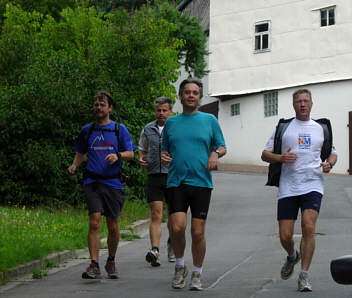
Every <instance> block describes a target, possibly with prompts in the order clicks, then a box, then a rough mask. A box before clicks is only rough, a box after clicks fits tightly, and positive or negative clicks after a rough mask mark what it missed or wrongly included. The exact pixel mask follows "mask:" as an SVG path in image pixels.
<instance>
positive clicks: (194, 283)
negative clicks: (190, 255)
mask: <svg viewBox="0 0 352 298" xmlns="http://www.w3.org/2000/svg"><path fill="white" fill-rule="evenodd" d="M189 289H190V290H191V291H202V290H203V282H202V278H201V275H200V273H199V272H192V277H191V285H190V286H189Z"/></svg>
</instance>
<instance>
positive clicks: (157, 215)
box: [151, 208, 163, 222]
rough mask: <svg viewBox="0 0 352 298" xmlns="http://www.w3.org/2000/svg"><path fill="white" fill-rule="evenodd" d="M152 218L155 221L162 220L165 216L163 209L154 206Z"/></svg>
mask: <svg viewBox="0 0 352 298" xmlns="http://www.w3.org/2000/svg"><path fill="white" fill-rule="evenodd" d="M151 218H152V221H153V222H161V220H162V218H163V213H162V210H159V209H156V208H152V209H151Z"/></svg>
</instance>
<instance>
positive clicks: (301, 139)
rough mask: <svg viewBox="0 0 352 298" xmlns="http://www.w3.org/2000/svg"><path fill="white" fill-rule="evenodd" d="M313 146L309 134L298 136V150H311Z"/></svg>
mask: <svg viewBox="0 0 352 298" xmlns="http://www.w3.org/2000/svg"><path fill="white" fill-rule="evenodd" d="M311 144H312V136H311V134H309V133H299V134H298V148H299V149H306V150H310V146H311Z"/></svg>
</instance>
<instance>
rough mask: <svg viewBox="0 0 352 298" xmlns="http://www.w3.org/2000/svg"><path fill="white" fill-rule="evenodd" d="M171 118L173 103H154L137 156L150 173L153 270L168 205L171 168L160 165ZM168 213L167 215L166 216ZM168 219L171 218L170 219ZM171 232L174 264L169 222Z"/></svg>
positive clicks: (150, 260) (163, 100) (161, 100)
mask: <svg viewBox="0 0 352 298" xmlns="http://www.w3.org/2000/svg"><path fill="white" fill-rule="evenodd" d="M170 115H172V101H171V99H170V98H167V97H159V98H157V99H156V100H155V117H156V120H154V121H152V122H150V123H148V124H147V125H146V126H145V127H144V128H143V130H142V132H141V136H140V139H139V145H138V149H139V150H138V153H139V163H140V165H141V167H142V168H145V169H147V173H148V181H147V202H148V204H149V207H150V211H151V222H150V226H149V236H150V244H151V249H150V250H149V251H148V253H147V255H146V257H145V258H146V261H147V262H148V263H150V264H151V265H152V266H160V260H159V244H160V237H161V221H162V215H163V199H165V202H166V203H167V191H166V181H167V173H168V167H167V166H166V165H162V164H161V157H160V153H161V136H162V130H163V128H164V124H165V121H166V119H167V118H168V117H169V116H170ZM167 213H168V212H167ZM167 216H168V215H167ZM167 227H168V230H169V239H168V242H167V247H168V260H169V262H174V261H175V255H174V253H173V249H172V245H171V237H170V235H171V224H170V221H169V219H168V223H167Z"/></svg>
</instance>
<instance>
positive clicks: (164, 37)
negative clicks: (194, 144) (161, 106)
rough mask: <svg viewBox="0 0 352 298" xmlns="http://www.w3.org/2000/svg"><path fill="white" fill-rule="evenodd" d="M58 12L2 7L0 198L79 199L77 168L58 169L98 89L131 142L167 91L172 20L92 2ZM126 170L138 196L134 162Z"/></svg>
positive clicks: (171, 76)
mask: <svg viewBox="0 0 352 298" xmlns="http://www.w3.org/2000/svg"><path fill="white" fill-rule="evenodd" d="M61 16H62V19H60V20H55V19H54V18H53V17H51V16H50V15H46V16H44V15H43V14H40V13H37V12H25V11H23V10H22V9H20V8H19V7H16V6H13V5H7V11H6V14H5V17H6V19H5V23H4V28H3V31H2V33H1V39H0V179H1V180H2V183H1V184H0V203H14V204H40V203H46V204H51V203H55V204H60V203H65V202H66V203H70V204H75V203H77V202H79V201H80V200H81V195H80V193H81V192H80V185H79V178H80V175H78V176H75V177H69V176H68V175H67V173H66V169H67V167H68V166H69V164H70V163H71V161H72V158H73V155H74V152H73V150H72V145H73V142H74V139H75V137H76V136H77V134H78V132H79V130H80V128H81V127H82V125H83V124H85V123H88V122H91V121H92V120H93V119H92V118H91V107H92V97H93V95H94V94H95V93H96V92H97V91H98V90H100V89H106V90H109V91H110V92H111V93H112V95H113V97H114V99H115V102H116V109H115V110H114V113H113V115H112V116H113V118H115V119H116V120H117V121H119V122H122V123H124V124H125V125H126V126H127V128H128V129H129V130H130V132H131V134H132V136H133V138H134V140H138V137H139V133H140V130H141V129H142V127H143V125H145V123H147V122H148V121H150V120H151V119H152V117H153V116H152V115H153V113H152V111H153V99H154V98H156V97H158V96H161V95H164V96H170V97H174V96H175V90H174V87H173V86H172V85H170V82H172V81H175V80H176V79H177V77H178V71H177V69H178V68H179V63H178V57H179V51H180V49H181V48H182V47H183V41H182V40H180V39H178V38H176V37H175V31H176V30H177V27H176V26H175V24H173V23H172V22H169V21H168V20H166V19H163V18H158V17H157V16H156V15H155V13H154V11H153V9H152V8H150V7H143V8H142V9H141V10H139V11H138V12H135V13H128V12H126V11H125V10H116V11H114V12H113V13H111V14H107V15H105V16H104V17H103V15H102V14H101V13H98V12H97V11H96V9H95V8H94V7H89V8H86V7H78V8H75V9H71V8H67V9H64V10H63V11H62V12H61ZM27 48H28V49H27ZM7 57H12V58H11V59H10V61H8V60H7ZM9 70H11V71H9ZM124 171H125V173H126V174H127V176H128V179H127V181H126V184H127V191H128V195H129V197H130V198H139V197H143V196H144V176H143V175H144V174H143V172H142V171H141V170H140V169H139V166H138V164H137V161H136V160H135V161H133V162H131V163H128V165H127V166H125V167H124Z"/></svg>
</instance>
